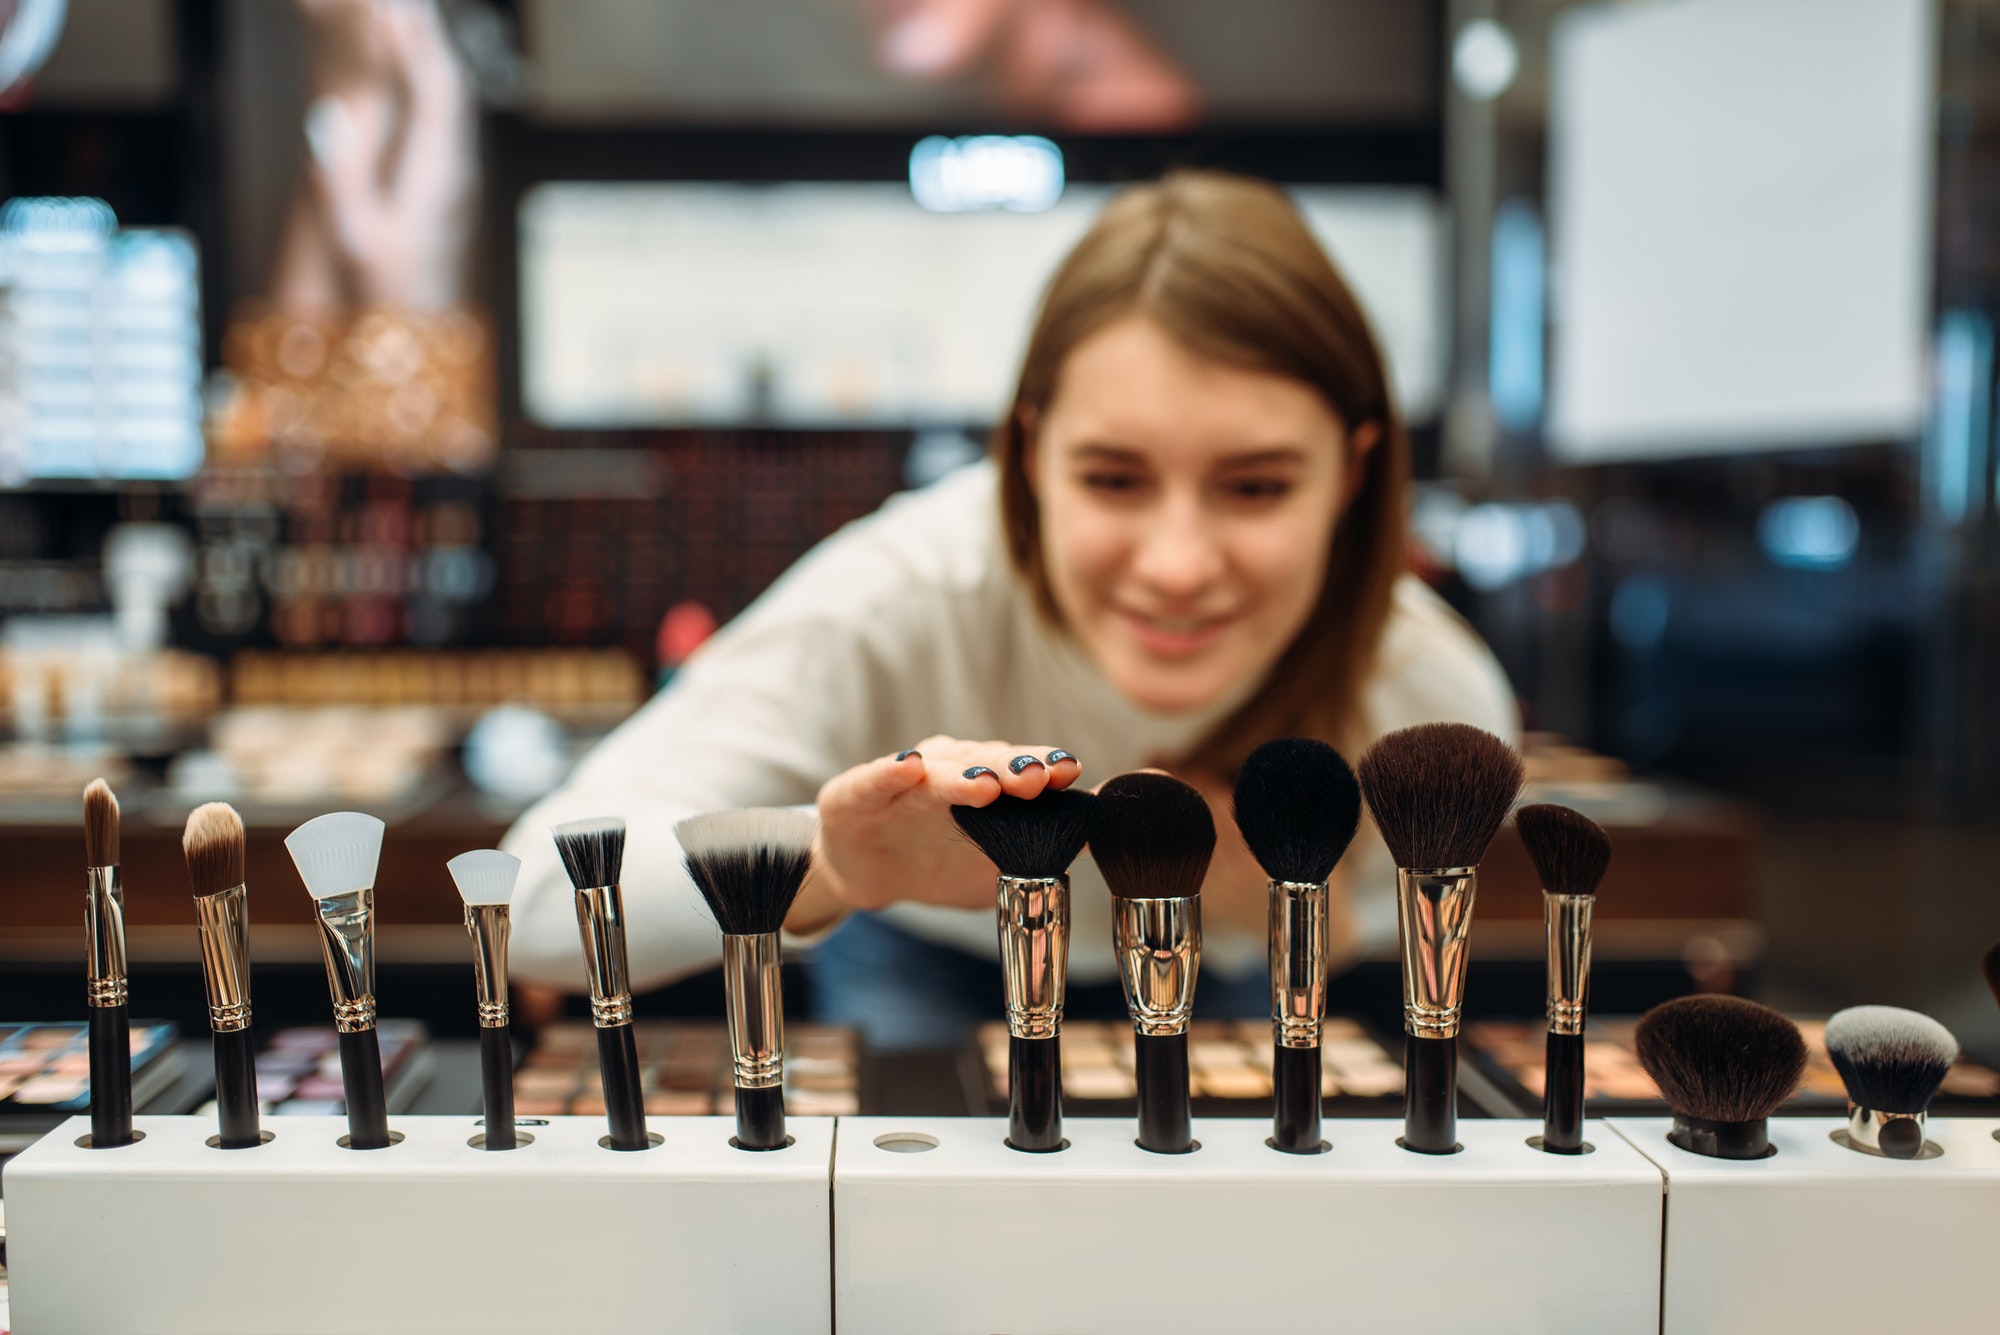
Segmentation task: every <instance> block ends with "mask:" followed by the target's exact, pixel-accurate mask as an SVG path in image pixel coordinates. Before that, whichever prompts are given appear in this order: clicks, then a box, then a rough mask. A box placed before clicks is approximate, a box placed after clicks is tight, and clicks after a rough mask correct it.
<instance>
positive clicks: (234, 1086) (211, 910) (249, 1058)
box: [181, 802, 263, 1150]
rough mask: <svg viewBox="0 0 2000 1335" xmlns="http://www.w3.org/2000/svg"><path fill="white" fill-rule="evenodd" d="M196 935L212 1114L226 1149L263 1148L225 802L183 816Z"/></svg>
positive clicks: (235, 853)
mask: <svg viewBox="0 0 2000 1335" xmlns="http://www.w3.org/2000/svg"><path fill="white" fill-rule="evenodd" d="M181 852H182V854H184V855H185V856H186V858H187V868H188V880H189V881H191V882H193V884H194V916H195V923H196V925H197V926H198V927H199V928H200V930H201V973H202V979H203V981H204V982H205V983H206V984H207V987H208V1028H209V1033H210V1037H211V1039H212V1041H213V1044H214V1048H215V1111H216V1121H217V1123H218V1130H220V1132H221V1135H220V1136H219V1137H218V1140H219V1143H220V1146H221V1148H223V1149H225V1150H248V1149H255V1148H256V1147H257V1146H258V1145H260V1144H262V1143H263V1138H262V1135H261V1133H260V1132H259V1129H258V1126H257V1048H256V1044H255V1043H254V1042H253V1041H252V1039H251V1037H250V890H249V887H248V886H246V885H245V884H244V878H243V853H244V836H243V818H242V817H241V816H239V815H237V814H236V808H234V807H232V806H230V805H229V804H228V803H227V802H209V803H205V804H204V805H202V806H198V807H196V808H195V809H194V810H193V811H191V812H189V813H188V818H187V828H186V829H185V830H184V831H182V833H181Z"/></svg>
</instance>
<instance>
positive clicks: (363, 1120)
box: [285, 811, 392, 1150]
mask: <svg viewBox="0 0 2000 1335" xmlns="http://www.w3.org/2000/svg"><path fill="white" fill-rule="evenodd" d="M382 828H383V827H382V822H381V821H379V820H377V819H376V818H375V817H373V816H369V815H364V814H363V813H361V812H359V811H336V812H333V813H332V814H330V815H325V816H316V817H314V818H313V819H312V820H309V821H307V822H306V823H305V824H304V825H301V826H299V828H298V829H296V830H293V831H292V832H291V833H290V834H288V835H286V836H285V847H286V849H287V850H289V851H290V853H291V855H292V865H293V866H295V867H297V868H298V869H299V879H300V880H302V881H304V882H305V884H306V893H308V894H310V895H311V896H312V897H313V900H314V903H315V906H316V907H317V908H318V909H319V946H320V953H321V954H322V955H324V956H325V957H326V981H327V986H328V987H329V988H330V989H331V990H332V993H333V1027H334V1028H335V1029H336V1030H338V1031H339V1034H340V1081H341V1084H342V1086H343V1087H344V1088H345V1090H346V1093H347V1145H348V1148H349V1149H356V1150H381V1149H387V1148H388V1147H389V1145H390V1144H391V1143H392V1142H391V1140H390V1136H389V1105H388V1103H387V1101H386V1100H385V1099H384V1098H383V1094H382V1045H381V1042H380V1040H379V1039H378V1038H377V1037H376V1034H375V868H376V866H377V864H378V863H379V862H380V861H381V858H382Z"/></svg>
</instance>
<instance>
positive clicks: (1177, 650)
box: [1115, 607, 1241, 658]
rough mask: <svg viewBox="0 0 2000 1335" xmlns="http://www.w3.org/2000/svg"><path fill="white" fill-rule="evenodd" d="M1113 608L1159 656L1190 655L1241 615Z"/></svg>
mask: <svg viewBox="0 0 2000 1335" xmlns="http://www.w3.org/2000/svg"><path fill="white" fill-rule="evenodd" d="M1115 610H1116V611H1117V613H1118V615H1119V616H1120V617H1121V618H1123V620H1124V621H1125V624H1126V625H1128V626H1129V627H1131V629H1132V634H1133V637H1134V638H1135V639H1137V640H1138V641H1139V644H1140V647H1141V648H1143V649H1145V650H1146V651H1147V652H1148V653H1151V654H1153V655H1155V656H1156V657H1160V658H1193V657H1195V656H1196V655H1198V654H1201V653H1203V652H1205V651H1207V650H1208V649H1209V648H1211V647H1213V646H1214V644H1215V642H1216V641H1217V640H1219V639H1221V638H1222V636H1223V635H1224V634H1225V633H1226V632H1227V631H1228V630H1229V628H1230V627H1231V626H1232V625H1234V624H1236V622H1237V621H1239V620H1240V619H1241V618H1240V617H1238V616H1237V615H1235V614H1224V615H1220V616H1166V615H1162V614H1159V613H1146V612H1135V611H1132V610H1131V609H1129V608H1125V607H1117V608H1116V609H1115Z"/></svg>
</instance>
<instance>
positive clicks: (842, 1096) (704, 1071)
mask: <svg viewBox="0 0 2000 1335" xmlns="http://www.w3.org/2000/svg"><path fill="white" fill-rule="evenodd" d="M632 1028H633V1030H634V1031H635V1033H634V1037H635V1038H637V1040H638V1043H639V1065H640V1084H641V1088H642V1089H644V1091H645V1095H646V1112H647V1114H648V1115H650V1116H654V1117H708V1116H715V1115H721V1114H726V1113H728V1112H730V1111H731V1110H732V1109H733V1108H734V1107H735V1095H734V1093H733V1088H734V1086H733V1083H732V1081H731V1078H730V1070H731V1066H730V1056H729V1035H728V1032H727V1031H726V1030H725V1029H724V1028H723V1026H722V1025H721V1024H719V1023H714V1022H709V1023H701V1022H693V1021H679V1020H640V1021H638V1022H637V1023H635V1024H634V1025H633V1026H632ZM785 1109H786V1111H788V1112H790V1113H792V1114H793V1115H795V1116H798V1117H839V1116H851V1115H853V1114H854V1113H857V1112H859V1111H860V1110H861V1102H860V1047H859V1044H858V1043H857V1041H856V1039H855V1035H854V1031H853V1030H851V1029H838V1028H834V1027H832V1026H828V1025H815V1024H787V1025H786V1026H785ZM514 1112H515V1114H516V1115H517V1116H521V1117H554V1116H560V1115H562V1114H565V1113H574V1114H579V1115H592V1116H598V1115H602V1114H603V1112H604V1085H603V1080H602V1077H601V1076H600V1075H599V1072H598V1069H597V1036H596V1031H595V1030H593V1029H592V1028H591V1027H590V1026H589V1025H588V1024H583V1023H574V1022H565V1023H561V1024H552V1025H548V1026H546V1027H545V1028H543V1030H542V1031H541V1034H540V1036H539V1038H538V1039H537V1041H536V1043H535V1047H534V1050H533V1051H532V1052H530V1053H528V1055H527V1056H526V1057H525V1058H523V1059H522V1060H521V1061H520V1063H519V1064H518V1065H517V1066H516V1068H515V1071H514Z"/></svg>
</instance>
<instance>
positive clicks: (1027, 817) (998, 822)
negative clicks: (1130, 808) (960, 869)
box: [951, 788, 1097, 880]
mask: <svg viewBox="0 0 2000 1335" xmlns="http://www.w3.org/2000/svg"><path fill="white" fill-rule="evenodd" d="M951 818H952V820H953V821H954V822H956V823H957V825H958V828H959V829H961V830H963V831H964V832H965V837H966V838H968V839H970V840H971V841H972V842H973V843H974V844H976V845H978V847H979V851H980V852H982V853H984V854H985V855H986V856H987V857H988V858H989V859H991V860H992V863H993V865H994V866H995V867H997V868H999V870H1000V874H1001V875H1002V876H1013V877H1017V878H1020V879H1024V880H1046V879H1049V878H1052V877H1056V876H1061V875H1064V874H1065V873H1067V872H1068V871H1069V864H1070V863H1072V862H1075V861H1076V856H1077V854H1079V853H1081V852H1083V846H1084V845H1085V844H1087V843H1089V842H1090V836H1091V832H1092V831H1093V830H1094V829H1095V828H1096V825H1097V798H1096V796H1095V795H1094V794H1091V793H1086V792H1080V791H1078V790H1077V789H1074V788H1063V789H1059V790H1057V791H1055V792H1043V793H1042V795H1041V796H1040V797H1032V798H1029V797H1015V796H1013V795H1012V794H1009V793H1002V794H1001V795H1000V796H998V797H996V798H994V799H993V800H992V801H991V802H989V803H988V804H987V805H985V806H983V807H962V806H955V807H953V808H952V809H951Z"/></svg>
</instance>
